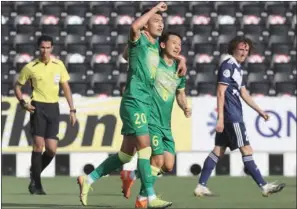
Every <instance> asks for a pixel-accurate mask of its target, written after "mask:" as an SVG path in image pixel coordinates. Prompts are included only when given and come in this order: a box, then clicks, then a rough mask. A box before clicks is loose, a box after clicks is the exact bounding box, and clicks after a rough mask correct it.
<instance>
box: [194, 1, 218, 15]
mask: <svg viewBox="0 0 297 209" xmlns="http://www.w3.org/2000/svg"><path fill="white" fill-rule="evenodd" d="M191 3H192V2H191ZM191 8H192V13H193V14H195V15H206V16H209V15H210V13H212V12H213V11H214V9H213V2H195V3H194V2H193V3H192V5H191Z"/></svg>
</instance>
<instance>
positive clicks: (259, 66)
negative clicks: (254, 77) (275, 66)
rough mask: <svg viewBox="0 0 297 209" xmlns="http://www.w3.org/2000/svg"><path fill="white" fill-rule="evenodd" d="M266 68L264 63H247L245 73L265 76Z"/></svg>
mask: <svg viewBox="0 0 297 209" xmlns="http://www.w3.org/2000/svg"><path fill="white" fill-rule="evenodd" d="M266 70H267V67H266V65H265V63H248V67H247V71H248V73H261V74H265V73H266Z"/></svg>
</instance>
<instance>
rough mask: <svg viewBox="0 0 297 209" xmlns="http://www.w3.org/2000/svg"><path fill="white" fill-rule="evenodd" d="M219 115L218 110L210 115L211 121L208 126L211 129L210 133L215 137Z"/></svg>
mask: <svg viewBox="0 0 297 209" xmlns="http://www.w3.org/2000/svg"><path fill="white" fill-rule="evenodd" d="M217 115H218V111H217V109H215V110H214V111H213V112H211V113H209V121H208V122H207V126H208V127H210V131H209V135H210V136H213V135H214V134H215V133H216V125H217Z"/></svg>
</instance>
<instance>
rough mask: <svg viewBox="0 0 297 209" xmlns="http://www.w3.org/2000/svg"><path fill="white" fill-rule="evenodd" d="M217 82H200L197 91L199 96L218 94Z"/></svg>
mask: <svg viewBox="0 0 297 209" xmlns="http://www.w3.org/2000/svg"><path fill="white" fill-rule="evenodd" d="M216 87H217V86H216V84H215V83H198V84H197V91H198V96H203V95H211V96H216Z"/></svg>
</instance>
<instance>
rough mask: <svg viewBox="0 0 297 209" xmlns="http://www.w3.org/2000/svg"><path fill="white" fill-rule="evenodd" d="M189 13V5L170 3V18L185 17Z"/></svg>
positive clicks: (168, 10) (168, 11)
mask: <svg viewBox="0 0 297 209" xmlns="http://www.w3.org/2000/svg"><path fill="white" fill-rule="evenodd" d="M187 12H188V5H187V4H183V3H182V2H168V9H167V11H166V13H167V15H168V16H180V17H185V16H186V13H187Z"/></svg>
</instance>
